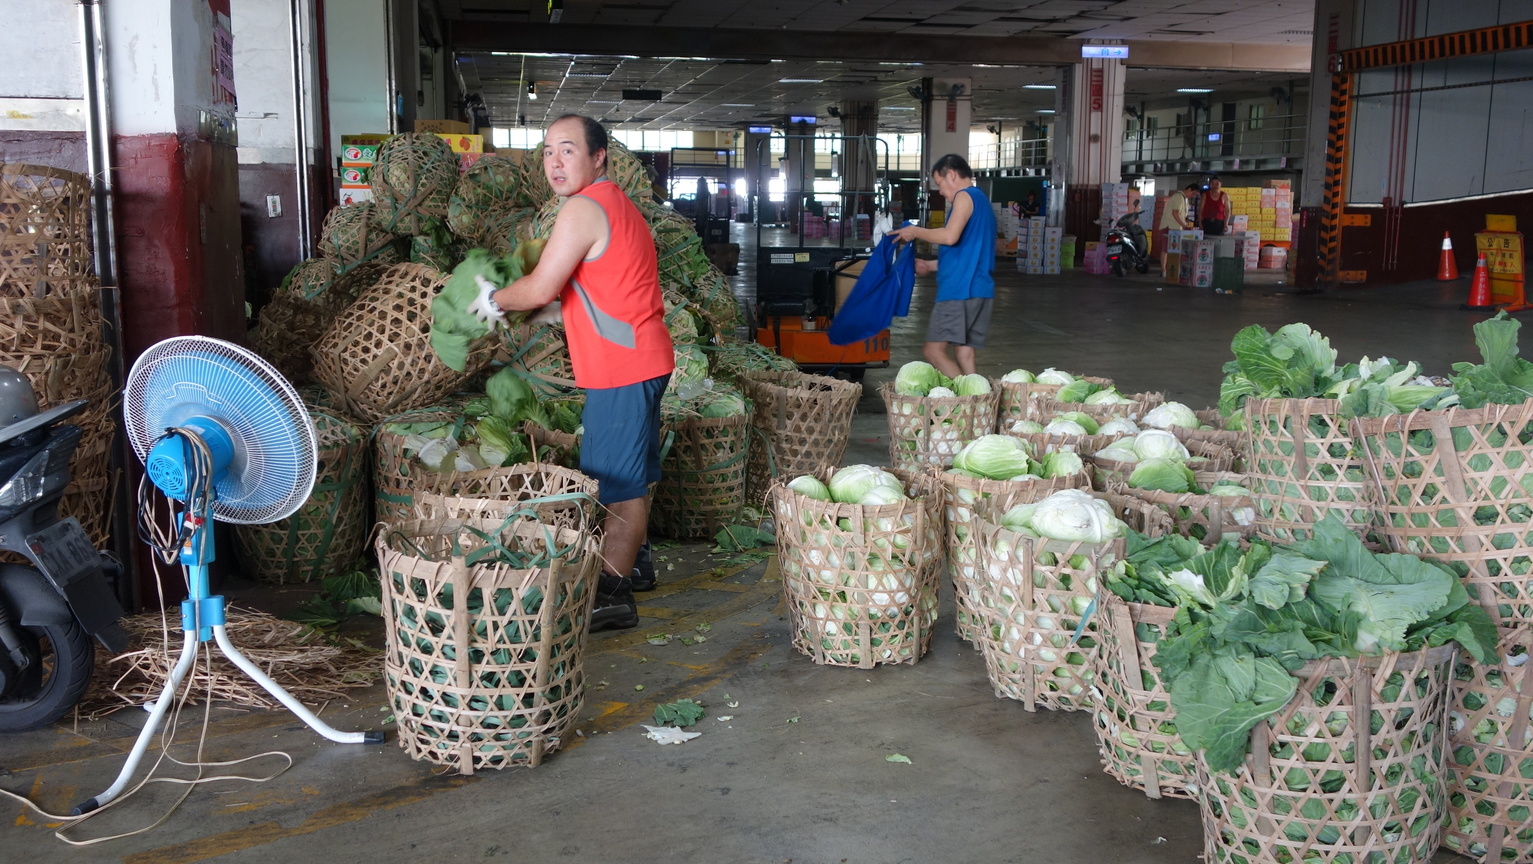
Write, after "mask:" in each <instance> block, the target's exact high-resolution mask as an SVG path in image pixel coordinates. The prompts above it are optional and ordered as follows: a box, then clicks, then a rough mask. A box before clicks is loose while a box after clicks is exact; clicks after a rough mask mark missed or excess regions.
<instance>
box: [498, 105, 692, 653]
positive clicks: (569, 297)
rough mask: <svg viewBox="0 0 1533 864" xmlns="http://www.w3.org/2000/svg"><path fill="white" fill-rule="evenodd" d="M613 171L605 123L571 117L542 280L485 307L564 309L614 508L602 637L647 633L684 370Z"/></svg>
mask: <svg viewBox="0 0 1533 864" xmlns="http://www.w3.org/2000/svg"><path fill="white" fill-rule="evenodd" d="M606 162H607V131H606V130H605V129H603V128H602V126H601V124H600V123H598V122H596V121H595V120H592V119H591V118H589V117H581V116H578V115H573V114H572V115H568V116H565V117H561V118H559V119H558V120H556V121H554V124H553V125H552V126H549V127H548V134H547V137H546V138H545V139H544V142H543V172H544V173H545V174H546V175H547V176H548V182H549V183H550V184H551V185H552V186H553V189H554V192H555V193H556V194H558V195H559V196H560V197H562V198H564V199H565V201H564V204H563V205H562V206H561V207H560V208H559V215H558V216H557V217H556V218H555V220H554V228H553V232H552V233H551V234H550V235H549V238H548V245H547V246H546V247H544V249H543V254H542V257H541V258H539V260H538V266H537V267H536V268H535V269H534V270H533V271H532V272H531V273H529V274H527V275H526V276H523V277H522V278H521V279H518V280H516V281H515V282H513V283H511V284H510V285H508V286H506V287H505V288H501V289H500V290H495V288H494V286H493V285H489V284H486V285H484V286H482V288H483V293H481V295H480V297H479V300H478V302H476V303H475V304H474V311H475V312H476V314H478V315H479V316H480V317H481V318H483V319H485V320H487V321H489V320H499V319H500V318H501V317H503V315H504V312H505V311H522V310H533V309H540V308H542V307H544V306H547V305H548V304H550V303H552V302H554V301H555V300H558V301H559V304H560V312H561V314H562V316H563V318H564V327H565V336H566V339H567V341H568V343H569V349H570V360H571V362H572V364H573V365H574V367H575V383H576V384H577V385H579V386H580V387H583V388H585V390H586V407H585V413H584V416H583V418H582V420H583V425H584V427H585V431H584V434H583V437H582V440H581V448H580V469H581V470H582V471H584V472H585V473H586V474H588V475H590V476H591V477H593V478H595V479H596V481H597V484H598V493H597V497H598V498H600V500H601V503H602V505H603V506H605V507H606V508H607V517H606V520H605V522H604V523H603V533H604V539H603V542H602V558H603V559H604V567H603V568H602V574H601V577H600V581H599V583H598V585H597V590H596V608H595V609H594V610H593V611H592V613H591V629H592V630H605V629H608V628H626V627H634V626H637V625H638V623H639V613H638V607H637V605H636V604H635V602H634V599H633V592H634V588H635V584H634V578H635V576H639V575H640V574H639V571H638V568H637V567H635V566H634V562H635V559H636V558H637V557H638V553H639V548H640V547H641V546H642V545H643V544H644V535H645V529H646V526H647V525H648V523H649V499H648V495H647V493H648V488H647V487H648V485H649V484H650V483H653V482H655V481H657V480H659V479H660V396H661V394H663V393H664V392H665V385H666V382H667V381H669V380H670V377H671V372H672V371H674V369H675V367H676V363H675V352H674V350H673V348H672V346H671V336H670V333H669V331H667V330H666V328H665V306H664V303H663V301H662V300H661V297H660V276H659V270H658V268H657V266H656V261H655V244H654V239H653V238H652V237H651V235H650V233H649V228H648V226H647V225H646V223H645V221H644V215H643V214H642V213H640V212H639V209H638V208H637V207H635V206H634V204H633V202H632V201H630V200H628V197H627V196H626V195H624V194H623V192H622V190H621V189H619V188H618V187H617V184H615V183H613V182H612V181H610V180H608V179H607V177H606ZM646 587H650V588H652V587H654V583H653V581H652V580H651V581H649V584H648V585H647V586H646V585H640V586H639V588H640V590H643V589H644V588H646Z"/></svg>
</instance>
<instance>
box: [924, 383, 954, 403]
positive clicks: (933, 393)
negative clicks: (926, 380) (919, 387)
mask: <svg viewBox="0 0 1533 864" xmlns="http://www.w3.org/2000/svg"><path fill="white" fill-rule="evenodd" d="M957 395H958V394H957V393H954V392H953V391H952V390H949V389H948V388H946V387H943V386H942V385H940V384H939V385H937V386H936V387H933V388H932V389H930V390H928V391H926V398H928V399H951V398H953V397H954V396H957Z"/></svg>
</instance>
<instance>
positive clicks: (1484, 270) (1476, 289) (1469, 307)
mask: <svg viewBox="0 0 1533 864" xmlns="http://www.w3.org/2000/svg"><path fill="white" fill-rule="evenodd" d="M1458 308H1460V309H1462V310H1464V311H1465V312H1489V311H1491V310H1492V309H1495V308H1496V306H1495V304H1494V303H1492V302H1490V269H1489V268H1488V267H1486V266H1485V256H1484V255H1481V256H1480V260H1478V261H1476V262H1475V265H1474V281H1472V282H1470V283H1469V302H1468V303H1465V304H1464V305H1462V306H1460V307H1458Z"/></svg>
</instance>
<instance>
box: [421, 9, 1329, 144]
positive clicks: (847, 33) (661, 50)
mask: <svg viewBox="0 0 1533 864" xmlns="http://www.w3.org/2000/svg"><path fill="white" fill-rule="evenodd" d="M437 6H438V8H439V10H440V12H441V14H442V16H443V17H444V18H445V19H446V21H447V23H448V32H449V37H448V42H449V44H450V45H454V46H456V47H457V50H456V52H455V54H456V63H457V70H458V73H459V74H460V75H461V78H462V83H463V85H464V87H465V88H466V90H465V92H469V93H478V94H480V96H481V97H482V98H483V100H484V102H485V104H486V106H487V107H488V109H489V112H490V116H491V119H492V121H493V122H494V124H495V125H498V126H509V125H516V124H517V123H519V122H520V118H522V117H525V118H526V124H527V125H528V126H534V127H536V126H541V125H544V124H545V123H546V122H547V121H548V120H550V119H552V118H553V117H557V116H559V115H561V114H565V113H570V112H578V113H586V114H590V115H592V116H595V117H598V118H601V119H602V120H604V121H605V122H608V123H613V124H621V125H620V128H646V129H664V128H688V129H733V128H739V127H741V126H743V125H747V124H749V123H752V122H758V123H760V122H766V121H780V120H781V119H782V117H783V116H784V115H786V114H792V113H813V114H817V115H818V116H819V117H820V118H821V122H822V123H825V122H827V120H828V119H829V115H830V112H829V110H828V108H829V106H832V105H836V106H839V103H840V101H841V100H842V99H847V98H855V99H874V100H877V102H878V105H879V126H880V128H881V129H883V130H887V131H905V132H916V131H918V129H919V127H920V118H919V106H920V102H919V100H918V99H917V98H916V95H915V94H914V93H913V92H912V91H913V89H914V88H916V87H918V85H919V84H920V82H921V79H923V78H944V77H962V78H972V79H973V82H974V87H973V93H972V99H973V106H972V116H973V119H974V122H975V123H976V124H981V123H985V124H989V123H992V122H1001V123H1003V124H1004V123H1007V122H1013V123H1018V124H1020V123H1024V122H1027V121H1037V120H1040V119H1044V120H1046V119H1047V116H1048V115H1047V113H1042V114H1040V112H1047V111H1049V110H1051V109H1053V108H1055V105H1054V91H1052V90H1047V89H1028V88H1027V85H1034V88H1037V87H1038V85H1046V84H1052V83H1054V80H1055V75H1056V72H1055V68H1056V67H1055V66H1053V65H1026V64H1027V61H1030V60H1031V61H1033V62H1034V63H1039V62H1042V63H1058V62H1060V59H1058V58H1060V57H1061V56H1063V55H1062V54H1061V50H1060V49H1061V48H1064V49H1066V50H1069V51H1074V50H1075V49H1074V47H1073V46H1074V44H1076V43H1074V42H1071V43H1066V42H1065V40H1106V41H1119V40H1123V41H1127V42H1129V44H1130V45H1131V46H1135V47H1134V53H1135V54H1140V55H1146V54H1147V53H1148V52H1146V51H1144V50H1142V48H1141V46H1145V45H1148V46H1149V47H1150V48H1151V49H1155V50H1154V53H1153V56H1154V57H1159V58H1172V59H1173V60H1174V62H1169V63H1167V64H1166V65H1178V66H1183V65H1187V66H1191V65H1198V61H1199V58H1200V56H1201V57H1204V58H1206V59H1207V60H1208V62H1219V60H1220V59H1224V58H1238V57H1239V56H1240V54H1241V52H1240V51H1239V50H1234V51H1232V50H1230V49H1239V48H1241V47H1243V46H1246V45H1249V46H1270V47H1272V48H1281V49H1287V54H1286V56H1287V57H1290V58H1291V57H1293V56H1296V55H1295V53H1294V49H1300V48H1306V47H1307V46H1308V45H1309V44H1310V43H1311V38H1312V37H1311V28H1312V26H1313V15H1314V6H1313V0H1298V2H1295V0H1286V2H1275V3H1274V2H1269V0H1121V2H1111V0H894V2H884V0H766V2H762V0H754V2H747V0H552V2H550V0H438V2H437ZM551 16H552V17H553V18H555V19H557V21H556V22H551V20H550V19H551ZM750 31H755V32H754V33H752V32H750ZM785 31H786V32H785ZM533 33H536V34H537V37H538V38H532V37H531V35H530V34H533ZM730 33H733V34H735V35H736V36H737V37H739V36H744V37H745V38H744V39H743V40H741V39H738V38H737V39H736V40H735V44H736V45H738V44H740V43H741V42H742V41H743V42H744V43H747V44H749V43H756V45H754V46H753V47H752V48H751V49H749V50H744V51H742V50H739V49H738V48H735V49H729V48H725V49H723V50H724V51H727V52H728V53H729V55H733V56H728V55H725V54H722V53H713V52H712V51H711V50H708V49H709V48H711V47H714V46H716V45H717V44H719V43H718V41H717V40H715V39H712V38H709V39H706V40H704V39H700V38H698V36H699V34H702V35H703V36H707V37H712V36H718V35H722V34H730ZM565 34H568V35H567V36H565ZM668 35H670V36H671V38H668ZM561 36H563V37H565V38H559V37H561ZM593 36H594V37H602V38H599V39H589V41H590V43H591V44H598V43H599V44H600V45H601V48H602V49H604V50H602V53H590V54H586V53H576V52H577V51H578V50H579V49H578V48H573V47H572V43H576V42H584V41H587V39H588V37H593ZM497 37H503V38H497ZM501 41H504V42H505V46H504V47H505V48H508V49H513V50H497V48H498V47H500V46H499V44H498V43H499V42H501ZM545 42H557V43H558V47H559V48H560V49H562V50H549V51H538V50H536V48H532V47H529V44H535V43H545ZM1156 43H1162V44H1156ZM1169 43H1179V44H1169ZM619 45H621V46H623V47H618V46H619ZM630 45H631V46H632V47H628V46H630ZM967 45H973V46H976V48H978V46H984V47H985V49H986V50H985V51H984V52H978V51H976V52H975V53H976V54H979V53H983V55H984V59H987V60H1000V59H1002V58H1008V59H1009V60H1010V61H1011V62H987V63H973V62H955V61H960V58H964V57H967V56H970V55H969V54H968V53H966V52H965V50H964V46H967ZM1008 45H1015V47H1016V50H1014V51H1012V50H1006V48H1007V46H1008ZM920 46H939V47H932V48H926V47H920ZM838 47H839V48H843V49H845V52H844V53H843V54H841V55H839V56H841V58H842V59H840V60H834V59H828V58H831V57H836V56H838V55H837V54H836V53H831V52H835V51H836V50H837V49H838ZM997 47H999V48H1000V50H999V51H998V50H997ZM1039 47H1048V48H1050V49H1052V50H1048V51H1046V52H1045V51H1038V50H1033V49H1037V48H1039ZM795 49H797V50H795ZM619 50H620V51H623V52H625V53H624V54H622V55H619V54H616V53H614V52H615V51H619ZM630 51H631V52H632V53H627V52H630ZM700 51H703V52H705V53H699V52H700ZM914 51H920V52H921V54H920V55H916V54H914V53H913V52H914ZM672 53H674V54H677V55H681V56H667V55H670V54H672ZM852 53H856V55H857V56H858V57H859V58H861V59H849V58H848V57H847V55H849V54H852ZM1247 53H1251V52H1247ZM778 54H781V55H783V56H782V57H781V58H779V57H778V56H776V55H778ZM795 54H796V55H797V56H796V57H795V56H794V55H795ZM934 54H943V55H947V56H946V57H943V58H941V59H934V58H933V56H931V55H934ZM743 55H750V56H743ZM1133 56H1134V55H1133V54H1131V58H1130V63H1131V64H1132V62H1133ZM809 57H813V58H814V59H808V58H809ZM821 58H826V59H821ZM873 58H878V59H873ZM883 58H887V59H883ZM1035 58H1037V59H1035ZM917 60H919V61H920V62H917ZM1231 65H1235V64H1233V63H1232V64H1231ZM1293 65H1294V64H1293V63H1292V62H1291V61H1290V62H1288V63H1286V64H1284V65H1283V68H1285V69H1288V71H1282V72H1273V71H1235V72H1232V71H1220V70H1211V69H1164V68H1162V69H1156V68H1148V69H1146V68H1135V67H1133V66H1132V65H1131V67H1130V69H1129V72H1128V83H1127V88H1128V99H1129V101H1130V102H1138V101H1145V100H1150V99H1156V98H1162V99H1163V98H1165V97H1167V96H1171V97H1176V96H1177V94H1176V93H1175V91H1176V90H1177V89H1179V88H1207V89H1212V90H1213V91H1214V93H1213V94H1212V97H1211V98H1213V99H1219V98H1221V97H1222V98H1225V99H1233V98H1235V97H1236V96H1240V95H1247V96H1248V95H1252V94H1266V93H1269V92H1271V91H1272V90H1273V88H1275V87H1282V88H1291V87H1292V86H1293V85H1294V84H1295V83H1296V82H1297V81H1298V80H1299V79H1303V78H1306V77H1307V70H1305V71H1299V70H1297V69H1293V68H1291V67H1292V66H1293ZM1306 65H1307V63H1306ZM526 82H531V83H533V84H534V86H535V89H536V93H537V96H538V98H537V99H536V100H532V99H529V98H528V95H529V94H528V93H527V87H526ZM1300 86H1303V85H1302V84H1300ZM625 90H628V91H634V90H649V91H659V95H660V98H659V99H658V100H656V99H653V98H649V97H652V96H653V95H654V94H653V93H650V94H645V98H633V97H634V96H635V95H636V94H633V93H631V92H630V93H629V94H628V97H629V98H624V92H623V91H625Z"/></svg>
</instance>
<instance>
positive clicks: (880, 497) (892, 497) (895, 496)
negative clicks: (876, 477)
mask: <svg viewBox="0 0 1533 864" xmlns="http://www.w3.org/2000/svg"><path fill="white" fill-rule="evenodd" d="M905 500H907V499H906V498H905V493H904V492H901V491H900V490H899V489H897V488H894V487H890V486H882V485H880V486H871V487H869V488H868V491H866V492H864V493H863V495H862V497H861V498H859V499H858V500H857V503H858V504H861V505H863V506H864V507H882V506H883V505H885V504H898V503H900V502H901V501H905Z"/></svg>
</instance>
